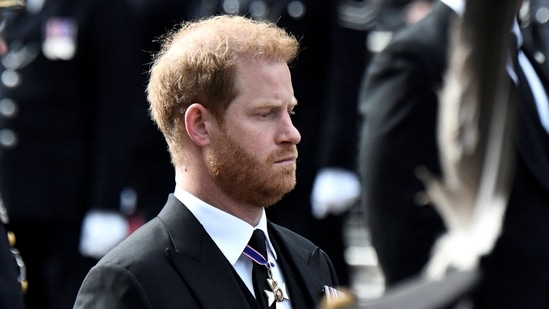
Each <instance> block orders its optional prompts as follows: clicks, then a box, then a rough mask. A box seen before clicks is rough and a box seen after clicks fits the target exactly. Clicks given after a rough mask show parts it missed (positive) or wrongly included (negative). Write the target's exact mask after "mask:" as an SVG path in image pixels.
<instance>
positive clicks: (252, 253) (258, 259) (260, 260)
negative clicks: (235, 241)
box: [244, 245, 275, 270]
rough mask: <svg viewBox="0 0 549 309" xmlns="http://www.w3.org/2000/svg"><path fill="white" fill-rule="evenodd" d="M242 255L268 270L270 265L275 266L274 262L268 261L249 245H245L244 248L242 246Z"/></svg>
mask: <svg viewBox="0 0 549 309" xmlns="http://www.w3.org/2000/svg"><path fill="white" fill-rule="evenodd" d="M244 255H245V256H247V257H248V258H249V259H250V260H252V261H254V262H255V263H257V264H259V265H263V266H265V267H266V268H267V270H270V269H271V267H274V266H275V265H274V263H270V262H269V261H267V259H266V258H265V257H264V256H263V255H262V254H261V253H259V252H258V251H257V250H255V249H254V248H252V247H250V246H249V245H246V248H244Z"/></svg>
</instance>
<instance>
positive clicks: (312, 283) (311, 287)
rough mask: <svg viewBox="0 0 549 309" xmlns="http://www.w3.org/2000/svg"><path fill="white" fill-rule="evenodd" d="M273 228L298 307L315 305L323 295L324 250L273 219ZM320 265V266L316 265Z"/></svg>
mask: <svg viewBox="0 0 549 309" xmlns="http://www.w3.org/2000/svg"><path fill="white" fill-rule="evenodd" d="M269 231H270V236H271V240H272V242H273V245H274V246H275V250H276V251H277V252H278V253H279V260H280V261H281V262H282V265H283V266H284V276H285V280H286V281H287V282H286V285H287V286H288V289H289V293H290V299H291V301H292V304H293V307H294V308H314V307H316V306H317V304H318V302H319V300H320V299H321V297H322V293H323V288H324V284H327V285H331V282H325V281H324V280H322V278H321V277H320V273H319V272H320V268H319V267H318V265H319V264H320V251H319V249H318V247H316V248H314V249H313V250H308V249H307V248H304V247H302V246H300V245H299V244H297V243H296V241H295V240H294V239H293V238H291V237H289V235H287V234H286V233H283V232H282V230H280V229H279V228H278V227H277V226H276V225H273V224H271V223H269ZM315 266H317V267H315Z"/></svg>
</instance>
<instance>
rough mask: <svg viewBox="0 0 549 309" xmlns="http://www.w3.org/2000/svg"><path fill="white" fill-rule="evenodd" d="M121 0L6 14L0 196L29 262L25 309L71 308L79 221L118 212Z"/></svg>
mask: <svg viewBox="0 0 549 309" xmlns="http://www.w3.org/2000/svg"><path fill="white" fill-rule="evenodd" d="M121 6H122V1H97V0H93V1H92V0H90V1H83V0H80V1H70V0H45V1H39V0H37V1H29V2H28V3H27V9H26V10H22V11H18V12H13V13H9V14H5V17H6V21H7V27H6V30H5V31H4V36H5V38H6V41H7V43H8V46H9V52H8V54H6V55H5V56H4V57H3V58H2V67H1V73H0V74H1V75H0V194H1V198H2V200H3V202H4V203H5V205H6V208H7V209H8V212H9V215H10V225H9V227H10V229H11V230H13V231H14V232H15V234H16V235H17V237H18V243H17V246H18V248H19V249H20V251H21V254H22V256H23V258H24V259H25V261H26V263H27V267H28V268H27V270H28V279H29V290H28V293H27V294H26V304H27V307H28V308H29V309H32V308H56V309H58V308H72V304H73V303H74V298H75V296H76V293H77V291H78V288H79V286H80V283H81V281H82V279H83V277H84V275H85V274H86V273H87V270H88V269H89V265H87V263H86V261H85V259H84V258H83V257H82V256H80V255H79V252H78V244H79V238H80V229H81V220H82V218H83V215H84V214H85V212H86V211H87V210H88V209H90V208H92V207H94V208H97V207H101V208H112V209H118V207H119V194H120V191H121V189H122V188H123V186H124V181H123V179H124V178H125V177H126V175H127V169H126V168H125V167H124V164H123V162H124V159H123V154H124V153H125V152H126V149H127V148H128V147H127V146H126V145H125V142H126V139H124V138H123V137H124V136H127V135H128V132H126V126H125V125H124V119H126V118H125V115H126V113H127V107H128V104H129V103H131V102H130V101H129V100H128V99H127V92H128V91H129V90H128V87H127V84H126V83H127V81H126V80H127V79H125V78H124V76H123V74H125V73H127V71H128V70H127V68H126V66H127V64H128V63H127V62H125V61H126V60H125V57H124V49H123V48H121V47H123V46H125V42H126V36H124V35H123V34H124V29H123V25H125V24H126V23H125V22H124V20H123V18H124V15H123V14H120V12H122V11H123V9H122V7H121Z"/></svg>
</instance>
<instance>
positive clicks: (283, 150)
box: [208, 61, 301, 207]
mask: <svg viewBox="0 0 549 309" xmlns="http://www.w3.org/2000/svg"><path fill="white" fill-rule="evenodd" d="M237 89H238V95H237V97H236V98H235V99H234V101H233V102H232V103H231V104H230V105H229V107H228V109H227V111H226V113H225V116H224V120H223V123H222V124H221V125H220V126H219V127H218V130H217V131H216V132H214V133H213V134H212V138H211V147H210V148H209V149H208V168H209V171H210V175H211V176H212V177H213V179H214V181H215V182H216V183H217V184H218V185H219V186H220V188H222V189H223V190H224V191H225V192H226V193H227V194H228V195H229V196H231V197H232V198H234V199H236V200H238V201H239V202H243V203H247V204H250V205H255V206H258V207H265V206H270V205H272V204H274V203H276V202H277V201H278V200H280V198H282V196H283V195H284V194H286V193H288V192H289V191H291V190H292V189H293V188H294V187H295V183H296V179H295V171H296V158H297V148H296V144H297V143H299V141H300V139H301V135H300V134H299V132H298V131H297V129H296V128H295V127H294V126H293V124H292V121H291V119H290V114H291V113H292V110H293V108H294V106H295V105H296V100H295V98H294V94H293V88H292V83H291V77H290V71H289V69H288V66H287V64H286V63H284V62H276V63H271V62H265V61H254V62H246V63H239V64H238V67H237Z"/></svg>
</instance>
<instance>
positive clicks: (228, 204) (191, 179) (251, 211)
mask: <svg viewBox="0 0 549 309" xmlns="http://www.w3.org/2000/svg"><path fill="white" fill-rule="evenodd" d="M201 179H202V180H206V181H201ZM176 186H177V187H179V188H181V189H183V190H185V191H187V192H189V193H190V194H192V195H194V196H195V197H197V198H198V199H200V200H202V201H203V202H205V203H207V204H209V205H211V206H213V207H216V208H218V209H220V210H222V211H224V212H226V213H228V214H231V215H233V216H235V217H237V218H239V219H241V220H243V221H245V222H247V223H248V224H250V225H251V226H256V225H257V224H258V223H259V220H260V219H261V216H262V215H263V209H264V208H263V207H259V206H257V205H249V204H246V203H243V202H241V201H237V200H235V199H233V198H231V197H230V196H228V195H227V194H226V193H225V192H223V190H221V189H220V188H219V187H218V186H217V185H216V184H215V183H214V182H213V181H212V180H211V178H210V177H205V176H201V175H197V173H193V172H192V169H190V168H186V169H182V170H180V169H177V168H176Z"/></svg>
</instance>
